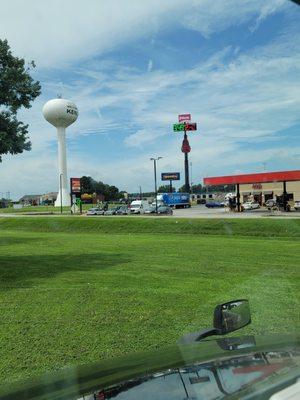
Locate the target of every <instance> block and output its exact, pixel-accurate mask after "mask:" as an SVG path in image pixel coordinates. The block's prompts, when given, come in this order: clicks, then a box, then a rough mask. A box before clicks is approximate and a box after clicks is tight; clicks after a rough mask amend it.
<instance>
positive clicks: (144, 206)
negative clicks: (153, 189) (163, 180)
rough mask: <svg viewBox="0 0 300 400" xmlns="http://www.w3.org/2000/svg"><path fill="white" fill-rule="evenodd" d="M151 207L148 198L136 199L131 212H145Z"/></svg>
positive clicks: (131, 205) (131, 206)
mask: <svg viewBox="0 0 300 400" xmlns="http://www.w3.org/2000/svg"><path fill="white" fill-rule="evenodd" d="M149 208H150V205H149V203H148V201H146V200H134V201H132V202H131V204H130V214H144V213H145V211H146V210H148V209H149Z"/></svg>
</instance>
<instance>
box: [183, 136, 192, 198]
mask: <svg viewBox="0 0 300 400" xmlns="http://www.w3.org/2000/svg"><path fill="white" fill-rule="evenodd" d="M181 151H182V152H183V153H184V175H185V192H186V193H190V190H191V189H190V173H189V156H188V154H189V152H190V151H191V147H190V144H189V141H188V137H187V134H186V130H184V138H183V142H182V146H181Z"/></svg>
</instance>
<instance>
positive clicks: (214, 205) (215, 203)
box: [205, 201, 224, 208]
mask: <svg viewBox="0 0 300 400" xmlns="http://www.w3.org/2000/svg"><path fill="white" fill-rule="evenodd" d="M205 207H207V208H221V207H224V202H222V203H220V202H218V201H209V202H207V203H206V204H205Z"/></svg>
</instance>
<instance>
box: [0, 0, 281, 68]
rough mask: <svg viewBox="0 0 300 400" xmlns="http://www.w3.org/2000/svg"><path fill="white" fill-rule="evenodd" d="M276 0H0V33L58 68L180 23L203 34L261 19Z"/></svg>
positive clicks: (17, 48) (22, 50) (43, 63)
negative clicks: (266, 0)
mask: <svg viewBox="0 0 300 400" xmlns="http://www.w3.org/2000/svg"><path fill="white" fill-rule="evenodd" d="M281 3H282V2H281V1H280V0H270V1H269V2H268V6H266V4H265V0H242V1H240V0H227V1H226V2H225V1H224V0H216V1H214V2H211V1H210V0H172V1H161V0H142V1H141V0H101V1H99V0H89V1H88V2H86V1H83V0H77V1H72V0H64V1H61V0H51V2H48V3H45V2H43V1H39V0H27V1H26V2H24V1H23V0H3V1H2V3H1V16H0V37H2V38H7V39H8V41H9V43H10V44H11V46H12V49H13V51H15V52H16V53H17V54H18V55H20V56H23V57H26V58H27V59H29V60H31V59H34V60H35V61H36V62H37V64H38V66H39V67H46V68H61V67H63V66H64V67H68V66H69V65H68V63H70V62H73V61H78V60H79V59H85V58H87V57H90V56H93V55H94V54H96V53H97V54H100V53H102V52H107V51H110V50H112V49H114V48H115V47H116V46H122V45H123V44H128V42H129V41H132V40H136V39H140V38H142V37H148V36H149V35H150V36H153V35H155V34H156V33H157V31H159V30H160V29H169V28H170V27H171V26H174V21H176V23H177V24H180V23H182V24H183V25H184V26H186V27H188V28H190V29H195V30H198V31H200V32H201V33H202V34H203V35H204V36H209V35H210V34H212V33H213V32H216V31H221V30H223V29H226V28H227V27H229V26H232V25H233V24H240V23H242V22H245V21H247V20H249V19H250V18H252V17H253V16H255V15H257V16H258V18H260V20H261V19H263V18H265V17H266V16H267V15H268V14H269V13H273V12H274V11H275V10H277V9H279V8H280V7H281Z"/></svg>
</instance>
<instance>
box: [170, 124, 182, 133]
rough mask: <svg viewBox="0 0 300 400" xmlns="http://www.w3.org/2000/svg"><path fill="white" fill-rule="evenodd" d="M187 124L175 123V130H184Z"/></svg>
mask: <svg viewBox="0 0 300 400" xmlns="http://www.w3.org/2000/svg"><path fill="white" fill-rule="evenodd" d="M184 128H185V124H174V125H173V130H174V132H182V131H184Z"/></svg>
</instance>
